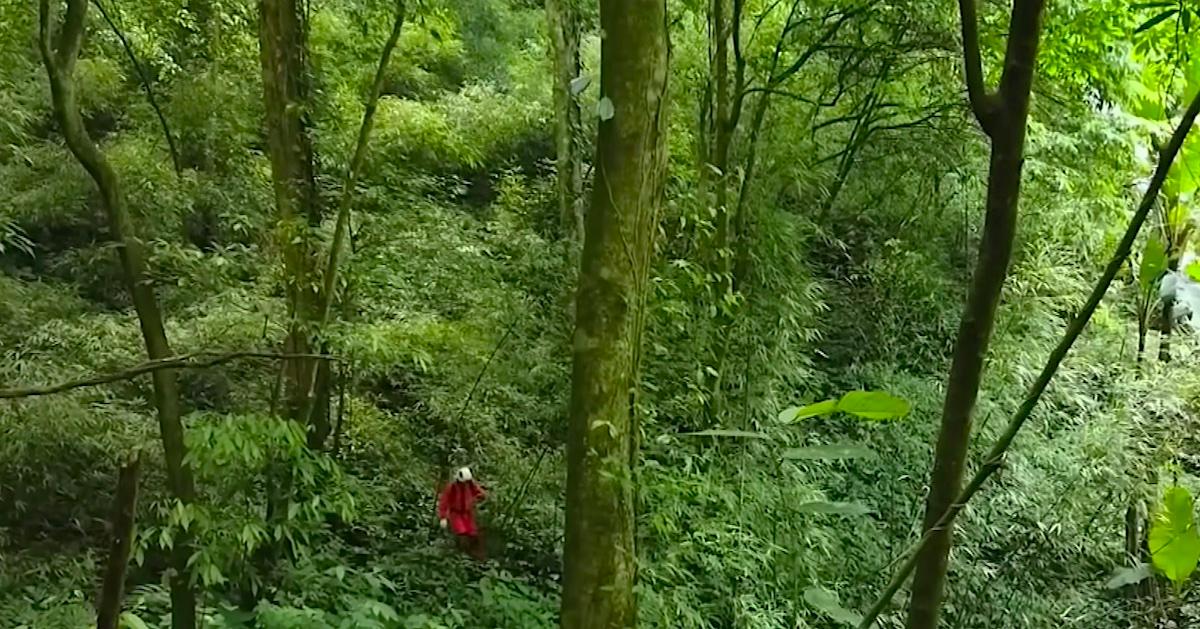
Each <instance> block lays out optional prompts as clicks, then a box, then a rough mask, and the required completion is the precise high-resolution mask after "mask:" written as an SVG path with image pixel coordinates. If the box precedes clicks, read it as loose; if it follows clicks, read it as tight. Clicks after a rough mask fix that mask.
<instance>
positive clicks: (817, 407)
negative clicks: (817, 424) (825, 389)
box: [779, 400, 837, 424]
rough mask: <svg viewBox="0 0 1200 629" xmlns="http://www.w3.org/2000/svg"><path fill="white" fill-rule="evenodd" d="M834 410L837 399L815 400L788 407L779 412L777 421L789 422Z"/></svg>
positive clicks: (826, 413)
mask: <svg viewBox="0 0 1200 629" xmlns="http://www.w3.org/2000/svg"><path fill="white" fill-rule="evenodd" d="M836 410H837V400H825V401H824V402H817V403H815V404H809V405H808V406H800V407H794V408H789V409H787V410H785V411H783V412H782V413H780V414H779V421H780V422H782V423H784V424H790V423H792V422H794V421H800V420H801V419H808V418H810V417H818V416H821V415H828V414H830V413H833V412H834V411H836Z"/></svg>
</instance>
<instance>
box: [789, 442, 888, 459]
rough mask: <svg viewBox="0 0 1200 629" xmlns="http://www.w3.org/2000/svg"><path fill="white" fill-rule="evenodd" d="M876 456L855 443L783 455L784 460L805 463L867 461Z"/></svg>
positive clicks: (812, 447)
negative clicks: (802, 461) (839, 460)
mask: <svg viewBox="0 0 1200 629" xmlns="http://www.w3.org/2000/svg"><path fill="white" fill-rule="evenodd" d="M873 456H875V452H874V451H873V450H871V449H870V448H866V447H863V446H860V445H856V444H853V443H831V444H828V445H823V446H811V447H807V448H792V449H791V450H787V451H785V452H784V453H783V458H785V459H792V460H804V461H823V460H837V459H865V458H869V457H873Z"/></svg>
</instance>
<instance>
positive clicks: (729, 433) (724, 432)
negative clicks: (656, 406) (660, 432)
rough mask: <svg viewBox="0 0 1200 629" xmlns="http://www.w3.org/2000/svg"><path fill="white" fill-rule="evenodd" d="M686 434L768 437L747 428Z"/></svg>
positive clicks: (750, 437)
mask: <svg viewBox="0 0 1200 629" xmlns="http://www.w3.org/2000/svg"><path fill="white" fill-rule="evenodd" d="M684 435H686V436H690V437H734V438H738V439H770V437H768V436H767V435H765V434H763V433H761V432H750V431H748V430H721V429H716V430H701V431H699V432H686V433H684Z"/></svg>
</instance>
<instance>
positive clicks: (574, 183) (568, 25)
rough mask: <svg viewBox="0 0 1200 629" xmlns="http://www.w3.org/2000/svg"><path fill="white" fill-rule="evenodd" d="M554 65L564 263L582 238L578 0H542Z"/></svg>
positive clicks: (576, 253)
mask: <svg viewBox="0 0 1200 629" xmlns="http://www.w3.org/2000/svg"><path fill="white" fill-rule="evenodd" d="M546 22H547V27H548V28H549V31H550V50H551V62H552V65H553V66H554V82H553V86H554V87H553V90H554V145H555V157H556V170H557V193H558V208H559V213H560V216H561V218H562V227H563V234H564V236H565V241H566V243H567V257H568V260H567V262H568V264H576V263H577V259H578V256H579V248H580V247H579V245H580V244H581V243H582V242H583V238H584V222H583V221H584V207H583V159H582V157H583V156H582V142H581V140H582V131H583V118H582V114H581V111H580V107H579V99H578V98H576V96H577V93H576V92H577V90H576V89H574V87H573V82H574V81H575V80H576V79H578V78H580V76H581V74H582V72H583V65H582V62H581V61H580V56H579V36H580V16H579V0H546Z"/></svg>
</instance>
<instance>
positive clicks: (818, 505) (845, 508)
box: [796, 500, 871, 516]
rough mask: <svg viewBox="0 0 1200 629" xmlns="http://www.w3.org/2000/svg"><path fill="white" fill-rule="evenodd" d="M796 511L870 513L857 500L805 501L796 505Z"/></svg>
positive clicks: (855, 514)
mask: <svg viewBox="0 0 1200 629" xmlns="http://www.w3.org/2000/svg"><path fill="white" fill-rule="evenodd" d="M796 511H799V512H800V513H819V514H822V515H849V516H859V515H867V514H869V513H871V509H870V508H868V507H867V506H866V505H861V504H859V503H857V502H827V501H824V500H817V501H814V502H806V503H804V504H802V505H799V506H798V507H796Z"/></svg>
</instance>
